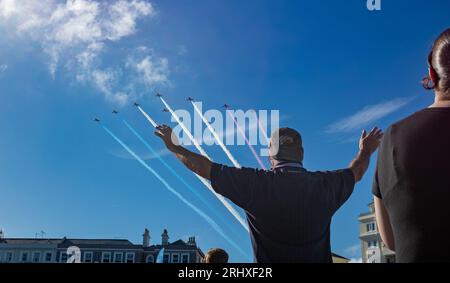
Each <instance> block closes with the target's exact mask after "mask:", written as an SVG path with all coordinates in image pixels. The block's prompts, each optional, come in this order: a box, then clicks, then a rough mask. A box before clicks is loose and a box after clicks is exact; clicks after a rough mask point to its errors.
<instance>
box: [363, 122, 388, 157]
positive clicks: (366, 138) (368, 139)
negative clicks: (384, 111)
mask: <svg viewBox="0 0 450 283" xmlns="http://www.w3.org/2000/svg"><path fill="white" fill-rule="evenodd" d="M382 137H383V132H382V131H381V129H379V128H377V127H375V128H373V129H372V131H371V132H370V133H369V134H367V132H366V130H363V132H362V134H361V138H360V139H359V150H360V151H361V153H364V154H368V155H372V154H373V153H374V152H375V151H376V150H377V148H378V147H379V146H380V142H381V138H382Z"/></svg>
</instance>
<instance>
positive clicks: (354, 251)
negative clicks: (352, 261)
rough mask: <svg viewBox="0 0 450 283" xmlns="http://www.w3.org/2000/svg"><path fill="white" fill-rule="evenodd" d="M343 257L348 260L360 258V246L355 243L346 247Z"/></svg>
mask: <svg viewBox="0 0 450 283" xmlns="http://www.w3.org/2000/svg"><path fill="white" fill-rule="evenodd" d="M344 256H346V257H349V258H356V257H358V256H361V244H359V243H356V244H354V245H351V246H349V247H347V248H346V249H345V250H344Z"/></svg>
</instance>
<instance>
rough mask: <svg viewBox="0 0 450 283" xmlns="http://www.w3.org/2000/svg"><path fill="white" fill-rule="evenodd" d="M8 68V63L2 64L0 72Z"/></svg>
mask: <svg viewBox="0 0 450 283" xmlns="http://www.w3.org/2000/svg"><path fill="white" fill-rule="evenodd" d="M7 69H8V65H6V64H2V65H0V74H1V73H3V72H4V71H6V70H7Z"/></svg>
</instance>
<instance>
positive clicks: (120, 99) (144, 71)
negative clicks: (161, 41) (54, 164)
mask: <svg viewBox="0 0 450 283" xmlns="http://www.w3.org/2000/svg"><path fill="white" fill-rule="evenodd" d="M156 14H157V12H156V10H155V9H154V7H153V5H152V4H151V3H150V2H148V1H146V0H111V1H99V0H65V1H57V0H42V1H35V0H0V25H4V26H7V27H8V28H9V29H11V30H14V31H15V33H16V34H17V36H19V37H22V38H27V39H31V40H32V41H34V42H37V43H38V44H39V45H40V46H41V50H42V51H43V52H44V54H46V55H47V56H48V63H47V64H48V68H49V71H50V73H51V75H52V77H53V78H55V76H56V74H57V71H58V70H59V69H60V66H61V65H62V66H65V67H66V68H68V69H69V70H71V71H74V72H75V78H76V80H77V81H78V82H89V83H92V85H93V86H95V87H96V88H97V89H98V90H99V91H100V92H101V93H103V94H104V95H105V97H106V99H108V100H111V101H114V102H117V103H118V104H124V103H126V102H127V100H128V99H129V98H130V96H132V95H135V93H133V90H134V87H133V86H130V85H129V84H127V83H123V81H124V80H129V78H128V77H124V75H123V74H124V73H125V72H124V70H123V69H124V68H126V66H110V65H108V66H106V67H105V66H103V63H104V62H103V60H102V58H101V55H102V54H103V53H104V52H105V50H106V49H108V47H112V45H111V43H114V42H118V41H120V40H122V39H124V38H126V37H129V36H131V35H133V34H135V33H136V31H137V25H138V22H139V21H140V20H142V19H144V18H152V17H154V16H155V15H156ZM146 50H147V51H148V52H147V53H145V52H142V53H141V54H140V56H141V57H142V58H138V59H139V60H137V61H136V68H138V69H137V71H139V72H140V74H139V75H142V76H144V77H145V78H146V81H145V82H146V86H148V85H154V84H159V83H163V82H165V81H167V80H168V79H167V75H168V60H167V59H166V58H160V57H157V56H156V55H155V54H154V52H150V51H151V49H146ZM119 60H120V59H119ZM119 60H118V61H119ZM122 61H125V60H122ZM123 85H125V86H126V87H123ZM119 86H121V87H119Z"/></svg>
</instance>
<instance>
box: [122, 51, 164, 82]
mask: <svg viewBox="0 0 450 283" xmlns="http://www.w3.org/2000/svg"><path fill="white" fill-rule="evenodd" d="M136 53H137V54H133V55H130V56H129V57H128V59H127V63H126V66H127V67H128V68H129V69H131V70H132V71H134V72H135V73H136V75H137V80H138V82H140V83H142V84H144V85H146V86H154V85H157V84H159V85H169V84H170V82H169V78H168V77H169V60H168V59H167V58H161V57H156V56H155V55H154V52H153V50H151V49H149V48H147V47H143V46H141V47H139V48H138V49H137V50H136Z"/></svg>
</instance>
